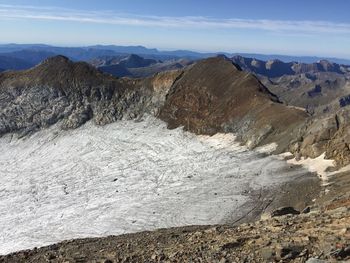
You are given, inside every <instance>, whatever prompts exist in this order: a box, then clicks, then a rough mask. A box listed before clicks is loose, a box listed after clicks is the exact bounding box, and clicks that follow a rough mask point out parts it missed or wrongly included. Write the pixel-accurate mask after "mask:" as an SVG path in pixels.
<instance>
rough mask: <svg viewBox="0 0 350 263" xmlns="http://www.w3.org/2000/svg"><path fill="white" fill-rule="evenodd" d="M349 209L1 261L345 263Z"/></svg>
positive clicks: (112, 240) (63, 247) (80, 243)
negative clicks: (334, 262)
mask: <svg viewBox="0 0 350 263" xmlns="http://www.w3.org/2000/svg"><path fill="white" fill-rule="evenodd" d="M345 203H347V204H348V206H347V207H346V206H344V204H345ZM349 204H350V199H346V200H345V199H344V200H338V201H337V202H334V204H333V206H329V207H328V208H327V209H325V210H324V211H321V212H316V211H311V212H310V213H307V214H300V215H284V216H279V217H273V218H270V219H265V220H259V221H257V222H255V223H247V224H242V225H240V226H238V227H230V226H210V227H209V226H208V227H205V226H204V227H185V228H174V229H165V230H158V231H154V232H143V233H138V234H129V235H122V236H117V237H113V236H111V237H106V238H100V239H99V238H92V239H80V240H74V241H67V242H63V243H60V244H57V245H51V246H48V247H44V248H40V249H34V250H32V251H22V252H18V253H15V254H11V255H8V256H5V257H0V262H105V263H110V262H220V263H223V262H310V263H311V262H333V261H337V260H341V261H344V262H346V261H347V260H350V227H349V222H350V207H349ZM317 259H319V260H318V261H317ZM320 260H321V261H320ZM322 260H325V261H322Z"/></svg>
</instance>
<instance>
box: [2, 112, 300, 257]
mask: <svg viewBox="0 0 350 263" xmlns="http://www.w3.org/2000/svg"><path fill="white" fill-rule="evenodd" d="M234 139H235V138H234V136H233V135H222V134H218V135H215V136H212V137H208V136H196V135H193V134H190V133H187V132H184V131H183V130H182V129H175V130H168V129H166V125H165V124H164V123H163V122H161V121H160V120H157V119H155V118H152V117H146V118H145V119H144V120H143V121H140V122H135V121H120V122H116V123H113V124H110V125H107V126H104V127H99V126H95V125H94V124H93V123H87V124H86V125H84V126H83V127H81V128H79V129H76V130H70V131H61V130H60V129H59V128H58V127H57V126H56V127H55V126H54V127H51V128H49V129H46V130H43V131H40V132H37V133H35V134H34V135H32V136H31V137H29V138H23V139H17V138H16V137H15V136H13V135H6V136H4V137H2V138H0V150H1V155H0V254H6V253H9V252H13V251H16V250H21V249H27V248H32V247H34V246H43V245H48V244H52V243H56V242H58V241H62V240H65V239H71V238H81V237H91V236H106V235H111V234H123V233H130V232H137V231H142V230H152V229H155V228H163V227H174V226H184V225H193V224H196V225H198V224H217V223H223V222H227V221H231V220H234V219H235V218H238V217H240V216H241V215H242V214H243V213H244V212H245V211H247V209H249V207H247V205H245V204H246V202H248V201H249V195H248V194H247V191H248V190H258V189H261V188H266V187H270V186H271V185H275V184H279V183H281V182H283V181H287V180H291V179H293V178H294V176H298V175H300V174H302V173H304V170H302V169H300V170H298V169H297V170H295V169H294V170H293V172H288V171H287V169H286V167H288V166H289V165H288V164H286V163H285V162H284V161H282V160H279V159H278V158H277V157H273V156H268V157H266V156H264V155H262V154H261V153H258V152H253V151H248V150H247V149H246V148H245V147H242V146H239V144H238V143H236V142H235V141H234Z"/></svg>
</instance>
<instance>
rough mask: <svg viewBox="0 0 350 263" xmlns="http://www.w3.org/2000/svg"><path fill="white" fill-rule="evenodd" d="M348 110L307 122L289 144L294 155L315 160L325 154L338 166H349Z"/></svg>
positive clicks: (349, 116) (349, 124) (349, 119)
mask: <svg viewBox="0 0 350 263" xmlns="http://www.w3.org/2000/svg"><path fill="white" fill-rule="evenodd" d="M349 126H350V110H349V109H341V110H339V111H337V112H336V113H334V114H329V115H327V116H324V117H322V118H316V119H311V120H309V121H308V122H307V123H306V125H305V126H304V128H303V129H302V130H301V131H300V134H299V137H298V139H297V141H296V142H295V143H294V144H291V151H292V152H294V154H295V155H299V156H306V157H311V158H315V157H318V156H319V155H321V154H322V153H325V158H326V159H333V160H335V161H336V163H337V165H338V166H345V165H348V164H350V148H349V142H350V130H349Z"/></svg>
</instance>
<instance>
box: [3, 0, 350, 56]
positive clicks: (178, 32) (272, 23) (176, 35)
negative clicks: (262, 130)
mask: <svg viewBox="0 0 350 263" xmlns="http://www.w3.org/2000/svg"><path fill="white" fill-rule="evenodd" d="M349 10H350V1H348V0H332V1H331V0H317V1H316V0H293V1H292V0H286V1H285V0H239V1H235V0H231V1H228V0H197V1H194V0H186V1H185V0H176V1H166V0H163V1H160V0H138V1H136V0H128V1H127V0H114V1H112V0H100V1H95V0H85V1H83V0H51V1H50V0H45V1H44V0H32V1H24V0H11V1H10V0H0V28H1V39H0V42H1V43H10V42H15V43H46V44H53V45H61V46H65V45H66V46H80V45H91V44H116V45H144V46H147V47H155V48H159V49H162V50H174V49H190V50H196V51H228V52H256V53H269V54H272V53H273V54H277V53H278V54H290V55H318V56H335V57H343V58H350V48H349V47H350V16H349V15H348V12H349Z"/></svg>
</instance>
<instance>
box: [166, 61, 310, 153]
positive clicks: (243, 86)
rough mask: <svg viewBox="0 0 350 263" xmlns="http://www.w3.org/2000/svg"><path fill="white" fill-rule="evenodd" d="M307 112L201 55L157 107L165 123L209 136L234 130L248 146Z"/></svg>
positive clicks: (252, 79) (289, 127)
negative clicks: (282, 101) (163, 102)
mask: <svg viewBox="0 0 350 263" xmlns="http://www.w3.org/2000/svg"><path fill="white" fill-rule="evenodd" d="M306 117H307V115H306V113H305V112H303V111H301V110H298V109H294V108H290V107H286V106H285V105H282V104H281V103H280V102H279V101H278V99H277V97H276V96H275V95H273V94H272V93H271V92H269V91H268V90H267V88H265V86H264V85H263V84H262V83H261V82H260V81H259V80H258V79H257V78H256V77H255V76H253V75H251V74H250V73H246V72H243V71H241V70H240V69H239V68H238V67H237V66H235V65H234V64H232V62H230V61H228V60H225V59H224V58H210V59H206V60H203V61H201V62H199V63H197V64H195V65H194V66H192V67H191V68H189V69H188V70H187V71H185V72H184V74H183V76H182V77H181V78H180V79H179V80H178V81H177V82H175V84H174V85H173V87H172V88H171V90H170V92H169V94H168V97H167V100H166V102H165V104H164V107H163V108H162V109H161V112H160V118H161V119H162V120H164V121H166V122H167V123H168V125H169V128H176V127H179V126H184V128H185V129H186V130H189V131H192V132H194V133H197V134H210V135H211V134H214V133H216V132H235V133H237V134H238V135H239V136H240V137H241V139H243V140H244V141H245V142H248V143H249V144H250V146H256V145H258V144H260V143H262V142H268V141H272V139H274V140H278V139H280V138H281V135H282V134H289V133H290V131H291V130H292V128H294V127H295V126H297V125H299V124H300V123H301V122H303V121H304V120H305V118H306Z"/></svg>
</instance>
